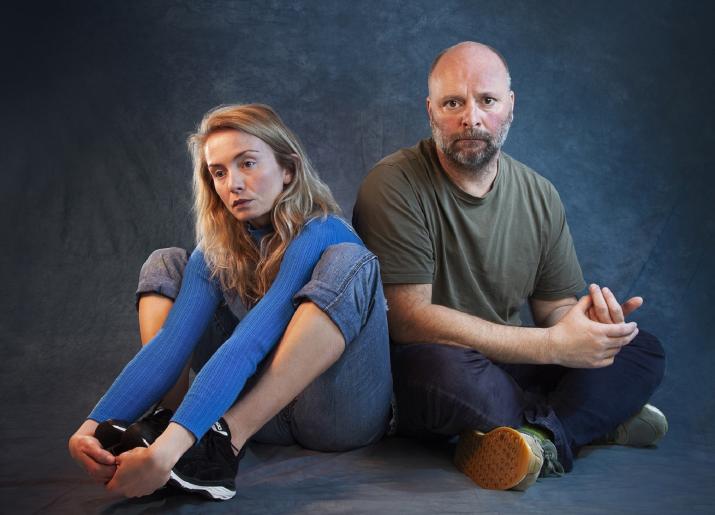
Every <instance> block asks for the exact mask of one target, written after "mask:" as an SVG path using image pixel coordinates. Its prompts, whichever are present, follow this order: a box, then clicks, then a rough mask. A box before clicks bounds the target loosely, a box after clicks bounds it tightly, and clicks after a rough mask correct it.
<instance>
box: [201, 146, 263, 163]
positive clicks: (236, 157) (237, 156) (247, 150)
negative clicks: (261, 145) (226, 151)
mask: <svg viewBox="0 0 715 515" xmlns="http://www.w3.org/2000/svg"><path fill="white" fill-rule="evenodd" d="M247 152H255V153H257V154H260V153H261V151H260V150H254V149H252V148H247V149H246V150H242V151H241V152H239V153H238V154H236V155H235V156H233V159H231V161H234V160H236V159H238V158H239V157H241V156H242V155H243V154H245V153H247ZM206 166H221V163H206Z"/></svg>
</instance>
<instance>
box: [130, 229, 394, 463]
mask: <svg viewBox="0 0 715 515" xmlns="http://www.w3.org/2000/svg"><path fill="white" fill-rule="evenodd" d="M187 259H188V252H187V251H186V250H184V249H179V248H169V249H159V250H156V251H154V252H153V253H152V254H151V255H150V256H149V258H148V259H147V261H146V263H144V266H143V267H142V270H141V273H140V278H139V286H138V288H137V298H138V297H139V296H140V295H142V294H145V293H158V294H161V295H164V296H166V297H169V298H171V299H174V298H175V297H176V295H177V294H178V291H179V288H180V287H181V277H182V274H183V270H184V266H185V265H186V261H187ZM303 301H311V302H313V303H314V304H315V305H317V306H318V307H319V308H320V309H321V310H323V312H325V313H326V314H327V315H328V316H329V317H330V319H331V320H332V321H333V323H335V325H336V326H337V327H338V328H339V329H340V332H341V333H342V335H343V337H344V339H345V351H344V352H343V354H342V355H341V357H340V358H339V359H338V361H337V362H336V363H334V364H333V365H332V366H331V367H330V368H329V369H328V370H326V371H325V372H323V374H321V375H320V376H319V377H318V378H316V379H315V380H314V381H313V382H312V383H311V384H310V385H308V387H307V388H306V389H305V390H303V392H302V393H301V394H300V395H298V397H297V398H296V399H295V400H294V401H293V402H291V403H290V404H289V405H288V406H286V407H285V408H283V410H281V412H280V413H278V415H276V416H275V417H273V418H272V419H271V420H270V421H269V422H268V423H267V424H266V425H265V426H264V427H263V428H261V429H260V430H259V431H258V432H257V433H256V434H255V435H254V436H253V438H252V439H253V440H255V441H258V442H262V443H271V444H280V445H292V444H299V445H302V446H303V447H306V448H308V449H313V450H319V451H343V450H348V449H353V448H356V447H361V446H364V445H368V444H371V443H373V442H375V441H377V440H379V439H380V438H381V437H382V436H383V435H384V433H385V431H386V429H387V425H388V422H389V419H390V416H391V408H390V399H391V396H392V378H391V375H390V355H389V338H388V332H387V314H386V305H385V298H384V295H383V292H382V283H381V281H380V271H379V265H378V262H377V258H376V257H375V256H374V255H373V254H372V253H371V252H370V251H368V250H367V249H366V248H364V247H362V246H360V245H355V244H352V243H341V244H338V245H333V246H332V247H329V248H328V249H326V251H325V252H324V253H323V256H322V257H321V259H320V261H318V264H317V265H316V266H315V268H314V269H313V275H312V278H311V280H310V281H309V282H308V283H307V284H306V285H305V286H304V287H303V288H302V289H301V290H300V291H299V292H298V293H297V294H296V295H295V297H294V303H295V305H296V307H297V306H298V305H299V304H300V303H301V302H303ZM245 312H246V311H245V308H244V307H243V306H242V305H241V303H240V301H237V300H236V299H233V298H226V299H225V302H224V303H222V305H221V307H220V308H219V309H218V310H217V312H216V315H215V317H214V323H213V324H211V326H210V327H209V328H208V329H207V331H206V333H205V334H204V336H203V337H202V339H201V342H200V343H199V344H198V345H197V347H196V349H195V351H194V355H193V357H192V368H193V369H194V370H195V371H198V370H200V368H201V367H202V366H203V365H204V364H205V363H206V361H207V360H208V359H209V358H210V357H211V355H212V354H213V352H215V350H216V349H217V348H218V347H219V346H220V345H221V344H222V343H223V342H224V341H225V340H226V338H227V337H228V336H229V335H230V334H231V332H232V331H233V329H234V327H235V326H236V324H237V323H239V318H240V317H242V316H243V314H245ZM272 356H273V354H271V355H269V356H268V357H267V358H266V359H265V360H264V362H263V363H262V364H261V366H260V367H259V369H258V371H257V373H256V374H255V375H254V376H253V377H252V378H251V380H250V381H249V382H248V383H247V384H246V388H245V389H244V391H243V392H242V393H245V392H246V391H248V390H250V388H251V387H252V385H253V384H255V383H256V381H257V380H258V379H259V378H260V375H261V371H262V369H263V368H264V367H265V366H267V364H268V363H269V362H270V360H271V358H272ZM239 398H240V397H239Z"/></svg>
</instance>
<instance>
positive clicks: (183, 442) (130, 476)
mask: <svg viewBox="0 0 715 515" xmlns="http://www.w3.org/2000/svg"><path fill="white" fill-rule="evenodd" d="M193 443H194V436H193V435H192V434H191V433H190V432H189V431H187V430H186V429H184V428H183V427H182V426H180V425H179V424H176V423H174V422H172V423H170V424H169V426H168V427H167V428H166V429H165V430H164V432H163V433H162V434H161V436H159V438H157V439H156V441H155V442H154V443H153V444H151V445H150V446H149V447H137V448H136V449H132V450H130V451H127V452H124V453H122V454H120V455H119V456H117V471H116V473H115V474H114V477H113V478H112V480H111V481H110V482H109V483H107V490H109V491H110V492H117V493H120V494H122V495H125V496H127V497H141V496H143V495H149V494H151V493H153V492H154V491H155V490H157V489H159V488H161V487H162V486H164V485H165V484H166V482H167V481H168V480H169V476H170V475H171V469H172V467H173V466H174V465H175V464H176V462H177V461H179V458H180V457H181V456H182V455H183V454H184V452H186V450H187V449H188V448H189V447H191V445H192V444H193Z"/></svg>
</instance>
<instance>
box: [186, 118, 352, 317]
mask: <svg viewBox="0 0 715 515" xmlns="http://www.w3.org/2000/svg"><path fill="white" fill-rule="evenodd" d="M226 129H232V130H237V131H242V132H245V133H247V134H251V135H253V136H255V137H257V138H260V139H261V140H263V141H264V142H265V143H266V144H267V145H268V146H269V147H271V149H272V150H273V153H274V154H275V157H276V161H277V162H278V164H279V165H280V166H281V167H283V168H286V169H288V170H290V171H291V172H292V180H291V181H290V183H289V184H287V185H286V186H285V187H284V189H283V191H282V192H281V194H280V195H278V198H277V199H276V201H275V204H274V205H273V209H272V211H271V222H272V225H273V232H272V233H269V234H268V235H266V236H264V237H263V238H262V239H261V240H260V242H258V243H256V242H255V241H254V240H253V238H251V235H250V234H249V232H248V229H247V227H246V224H245V223H243V222H240V221H238V220H236V218H234V216H233V215H232V214H231V212H230V211H229V210H228V209H227V208H226V206H224V204H223V202H221V199H220V198H219V196H218V194H217V193H216V190H215V189H214V184H213V179H212V178H211V174H210V173H209V170H208V167H207V165H206V156H205V153H204V146H205V144H206V140H207V139H208V137H209V136H210V135H211V134H213V133H215V132H217V131H222V130H226ZM188 145H189V151H190V152H191V156H192V158H193V162H194V176H193V190H194V215H195V216H196V243H197V245H198V246H199V247H201V249H202V250H203V252H204V256H205V258H206V262H207V264H208V266H209V269H210V270H211V277H216V278H218V280H219V282H220V284H221V287H222V288H223V289H224V290H225V291H227V292H228V293H229V295H231V296H234V297H235V296H238V297H240V299H241V300H242V301H243V302H244V304H246V305H247V306H251V305H253V304H255V303H256V302H257V301H258V300H259V299H260V298H261V297H263V296H264V295H265V294H266V292H267V291H268V288H270V286H271V283H272V282H273V280H274V279H275V277H276V274H277V273H278V269H279V267H280V264H281V260H282V259H283V254H285V251H286V248H287V247H288V245H289V244H290V242H291V241H292V240H293V239H294V238H295V237H296V236H297V235H298V233H299V232H300V230H301V228H302V227H303V226H304V225H305V223H306V222H307V221H308V220H310V219H311V218H314V217H318V216H322V217H325V216H327V215H328V214H329V213H336V212H339V210H340V208H339V207H338V204H337V203H336V202H335V199H334V198H333V195H332V193H331V192H330V189H329V188H328V186H327V185H326V184H325V183H324V182H323V181H321V180H320V178H319V177H318V174H317V173H316V172H315V170H314V168H313V166H312V165H311V164H310V161H309V160H308V156H307V155H306V154H305V151H304V150H303V147H302V146H301V144H300V142H299V141H298V138H297V137H296V136H295V134H293V132H292V131H291V130H290V129H289V128H288V127H286V125H285V123H283V120H281V118H280V117H279V116H278V114H277V113H276V112H275V111H274V110H273V109H272V108H271V107H269V106H267V105H262V104H244V105H223V106H218V107H216V108H214V109H212V110H210V111H209V112H208V113H206V115H205V116H204V118H203V120H201V123H200V124H199V126H198V128H197V130H196V132H195V133H194V134H192V135H191V136H189V139H188Z"/></svg>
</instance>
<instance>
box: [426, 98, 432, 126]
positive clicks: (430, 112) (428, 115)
mask: <svg viewBox="0 0 715 515" xmlns="http://www.w3.org/2000/svg"><path fill="white" fill-rule="evenodd" d="M430 105H431V102H430V100H429V96H428V97H427V98H426V99H425V107H426V108H427V118H429V121H430V123H432V110H431V109H430Z"/></svg>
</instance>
